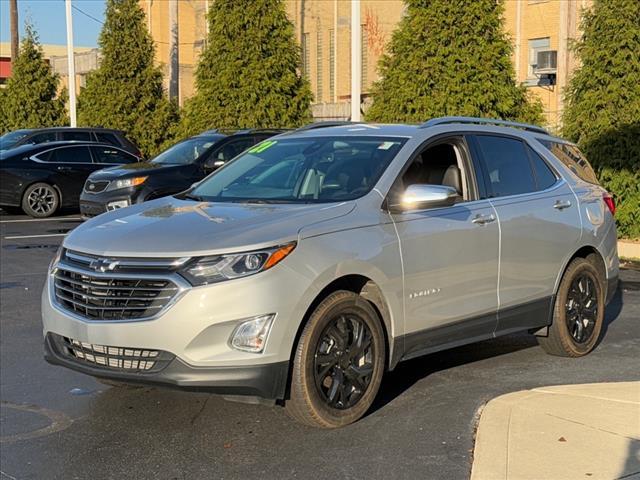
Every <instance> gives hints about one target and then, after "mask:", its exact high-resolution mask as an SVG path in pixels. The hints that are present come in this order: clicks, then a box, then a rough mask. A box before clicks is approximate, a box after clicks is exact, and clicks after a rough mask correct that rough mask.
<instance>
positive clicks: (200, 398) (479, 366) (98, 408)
mask: <svg viewBox="0 0 640 480" xmlns="http://www.w3.org/2000/svg"><path fill="white" fill-rule="evenodd" d="M79 222H80V220H79V218H78V216H77V215H71V216H66V217H58V218H55V219H53V220H44V221H34V220H29V219H28V218H27V217H25V216H10V215H3V214H1V213H0V242H1V251H0V260H1V269H0V312H1V316H0V362H1V363H0V365H1V368H0V397H1V400H2V414H1V419H0V441H1V444H0V465H1V471H2V472H1V474H0V478H1V479H2V480H5V479H31V478H33V479H43V478H47V479H49V478H56V479H57V478H59V479H73V478H79V479H85V478H93V479H100V478H137V479H141V478H159V479H183V478H189V479H194V478H262V479H267V478H269V479H270V478H304V479H306V478H349V479H360V478H362V479H365V478H368V479H372V478H447V479H462V478H468V476H469V472H470V469H471V461H472V458H471V453H472V450H473V436H474V429H475V425H476V420H477V416H478V411H479V409H480V408H481V407H482V405H483V404H484V403H486V402H487V401H488V400H489V399H491V398H493V397H495V396H498V395H501V394H503V393H507V392H514V391H518V390H522V389H529V388H534V387H539V386H547V385H556V384H572V383H592V382H605V381H606V382H611V381H623V380H625V381H628V380H639V379H640V368H639V366H640V363H639V358H640V271H637V270H625V271H623V274H622V284H621V287H620V289H619V291H618V292H617V294H616V296H615V299H614V301H613V302H612V304H611V305H610V306H609V308H608V310H607V316H606V327H605V333H604V336H603V338H602V341H601V344H600V345H599V346H598V348H597V349H596V350H595V351H594V352H593V353H592V354H590V355H589V356H587V357H585V358H582V359H566V358H557V357H551V356H548V355H546V354H545V353H544V352H543V351H542V350H541V349H540V348H539V347H538V346H537V344H536V341H535V339H534V338H533V337H531V336H528V335H520V334H518V335H511V336H508V337H503V338H500V339H496V340H491V341H486V342H482V343H478V344H475V345H470V346H466V347H461V348H457V349H454V350H450V351H447V352H442V353H438V354H433V355H429V356H426V357H423V358H419V359H416V360H412V361H409V362H406V363H403V364H401V365H400V366H399V367H398V368H397V369H396V370H395V371H394V372H392V373H390V374H388V375H387V376H386V377H385V379H384V382H383V385H382V390H381V393H380V394H379V396H378V399H377V401H376V403H375V405H374V408H373V409H372V411H371V412H370V413H369V414H368V415H367V416H366V417H365V418H364V419H362V420H361V421H359V422H357V423H356V424H354V425H352V426H349V427H347V428H343V429H341V430H334V431H322V430H315V429H311V428H307V427H303V426H300V425H298V424H296V423H294V422H293V421H292V420H290V419H289V418H288V417H287V416H286V414H285V412H284V409H281V408H278V407H265V406H258V405H247V404H238V403H230V402H227V401H225V400H223V399H221V398H217V397H214V396H211V395H208V394H205V393H185V392H179V391H173V390H166V389H158V388H147V387H145V388H136V389H121V388H111V387H107V386H105V385H102V384H100V383H98V382H97V381H95V380H93V379H92V378H91V377H88V376H84V375H82V374H79V373H76V372H72V371H68V370H65V369H62V368H60V367H54V366H51V365H48V364H47V363H46V362H45V361H44V360H43V357H42V330H41V322H40V294H41V291H42V285H43V282H44V277H45V273H46V269H47V265H48V263H49V261H50V259H51V257H52V256H53V254H54V252H55V250H56V248H57V246H58V245H59V244H60V242H61V241H62V240H63V238H64V235H65V234H66V232H67V231H68V230H69V229H72V228H74V227H76V226H77V225H78V224H79ZM578 408H579V407H578ZM540 461H544V459H540Z"/></svg>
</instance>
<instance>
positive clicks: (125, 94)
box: [78, 0, 178, 156]
mask: <svg viewBox="0 0 640 480" xmlns="http://www.w3.org/2000/svg"><path fill="white" fill-rule="evenodd" d="M105 17H106V21H105V23H104V26H103V27H102V31H101V32H100V38H99V40H98V43H99V44H100V48H101V53H102V60H101V62H100V68H98V69H97V70H95V71H93V72H91V73H90V74H89V75H88V76H87V84H86V87H85V88H83V89H82V91H81V92H80V96H79V99H78V124H80V125H87V126H101V127H106V128H116V129H119V130H123V131H125V132H126V133H127V135H128V136H129V137H130V138H131V140H133V141H134V142H136V143H137V144H138V147H140V149H141V150H142V152H143V153H144V154H145V155H147V156H151V155H153V154H155V153H157V152H158V151H159V149H160V148H161V145H163V144H164V143H165V142H166V141H167V140H168V139H169V138H170V137H171V133H172V126H173V124H175V123H176V122H177V120H178V112H177V107H176V106H175V105H174V104H173V103H172V102H169V100H168V99H167V98H166V97H165V95H164V90H163V87H162V73H161V71H160V69H159V68H158V67H156V66H155V65H154V53H155V48H154V45H153V39H152V38H151V36H150V35H149V32H148V31H147V26H146V23H145V14H144V12H143V11H142V8H140V4H139V2H138V1H137V0H108V1H107V10H106V15H105Z"/></svg>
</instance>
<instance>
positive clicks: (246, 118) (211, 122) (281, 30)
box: [180, 0, 311, 136]
mask: <svg viewBox="0 0 640 480" xmlns="http://www.w3.org/2000/svg"><path fill="white" fill-rule="evenodd" d="M208 20H209V37H208V40H207V46H206V48H205V50H204V52H203V53H202V56H201V57H200V61H199V63H198V68H197V70H196V87H197V89H196V95H195V96H194V97H193V98H191V99H190V100H189V101H187V102H186V104H185V109H184V112H183V121H182V128H181V129H180V130H181V134H182V135H183V136H186V135H193V134H196V133H199V132H201V131H202V130H206V129H209V128H251V127H295V126H298V125H301V124H303V123H305V122H307V121H309V120H310V118H311V111H310V108H309V105H310V102H311V90H310V89H309V85H308V82H307V81H306V79H305V78H303V77H302V76H301V75H300V74H299V71H298V69H299V66H300V48H299V46H298V45H297V44H296V41H295V37H294V31H293V25H292V24H291V22H290V21H289V20H288V19H287V16H286V13H285V10H284V6H283V5H282V1H281V0H251V1H249V0H216V1H215V2H213V3H212V5H211V10H210V11H209V19H208Z"/></svg>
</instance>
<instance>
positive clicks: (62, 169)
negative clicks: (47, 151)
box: [57, 165, 71, 172]
mask: <svg viewBox="0 0 640 480" xmlns="http://www.w3.org/2000/svg"><path fill="white" fill-rule="evenodd" d="M57 170H58V171H59V172H64V171H67V170H71V167H63V166H62V165H60V166H59V167H58V168H57Z"/></svg>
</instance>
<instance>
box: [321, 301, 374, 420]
mask: <svg viewBox="0 0 640 480" xmlns="http://www.w3.org/2000/svg"><path fill="white" fill-rule="evenodd" d="M371 340H372V335H371V330H369V327H367V325H366V323H364V321H363V320H362V318H360V317H359V316H358V315H354V314H348V315H339V316H338V317H336V318H334V319H333V320H332V321H331V322H330V323H329V325H328V326H327V327H326V328H325V330H324V332H323V333H322V335H321V337H320V341H319V342H318V345H317V347H316V353H315V364H314V372H315V375H314V379H315V385H316V388H317V389H318V393H319V394H320V396H321V398H322V399H324V401H325V402H326V404H327V405H329V406H330V407H332V408H337V409H345V408H350V407H352V406H353V405H355V404H356V403H358V401H359V400H360V398H362V395H363V394H364V393H365V392H366V390H367V388H368V387H369V384H370V383H371V376H372V374H373V357H374V355H375V351H374V346H373V344H372V341H371Z"/></svg>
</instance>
